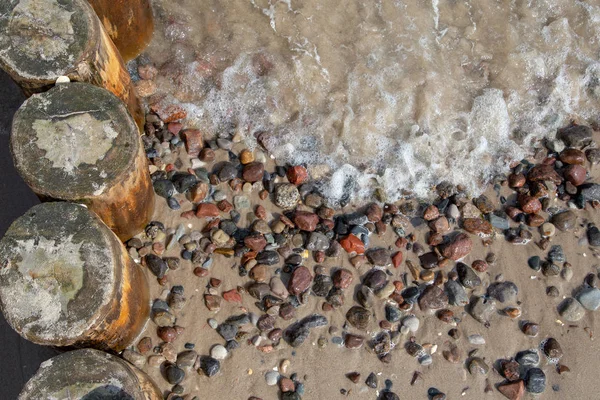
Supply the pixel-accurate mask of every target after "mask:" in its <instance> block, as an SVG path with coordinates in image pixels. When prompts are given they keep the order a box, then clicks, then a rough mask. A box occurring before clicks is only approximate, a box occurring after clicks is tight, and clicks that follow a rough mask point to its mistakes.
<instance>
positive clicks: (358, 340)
mask: <svg viewBox="0 0 600 400" xmlns="http://www.w3.org/2000/svg"><path fill="white" fill-rule="evenodd" d="M364 341H365V338H364V337H362V336H360V335H353V334H351V333H348V334H346V338H345V345H346V348H348V349H360V348H361V347H362V345H363V343H364Z"/></svg>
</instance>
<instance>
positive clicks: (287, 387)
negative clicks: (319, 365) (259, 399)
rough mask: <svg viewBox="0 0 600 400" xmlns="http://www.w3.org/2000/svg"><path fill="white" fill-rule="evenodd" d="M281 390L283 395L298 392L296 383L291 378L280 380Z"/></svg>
mask: <svg viewBox="0 0 600 400" xmlns="http://www.w3.org/2000/svg"><path fill="white" fill-rule="evenodd" d="M279 388H280V389H281V391H282V392H283V393H287V392H293V391H294V390H296V385H295V384H294V381H293V380H291V379H290V378H281V379H280V380H279Z"/></svg>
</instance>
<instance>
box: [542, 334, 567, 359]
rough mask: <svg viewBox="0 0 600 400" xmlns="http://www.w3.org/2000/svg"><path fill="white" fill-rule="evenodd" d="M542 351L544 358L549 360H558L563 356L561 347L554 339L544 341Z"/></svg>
mask: <svg viewBox="0 0 600 400" xmlns="http://www.w3.org/2000/svg"><path fill="white" fill-rule="evenodd" d="M543 350H544V354H545V355H546V357H548V358H551V359H555V360H560V359H561V358H562V356H563V351H562V347H561V346H560V344H559V343H558V341H557V340H556V339H554V338H548V339H546V341H545V343H544V345H543Z"/></svg>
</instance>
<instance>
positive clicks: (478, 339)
mask: <svg viewBox="0 0 600 400" xmlns="http://www.w3.org/2000/svg"><path fill="white" fill-rule="evenodd" d="M469 343H471V344H475V345H483V344H485V339H484V338H483V336H481V335H470V336H469Z"/></svg>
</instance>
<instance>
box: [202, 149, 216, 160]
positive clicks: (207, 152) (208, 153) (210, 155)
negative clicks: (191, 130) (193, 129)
mask: <svg viewBox="0 0 600 400" xmlns="http://www.w3.org/2000/svg"><path fill="white" fill-rule="evenodd" d="M199 158H200V159H201V160H202V161H206V162H211V161H214V160H215V152H214V151H213V149H210V148H208V147H205V148H203V149H202V150H201V151H200V156H199Z"/></svg>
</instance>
